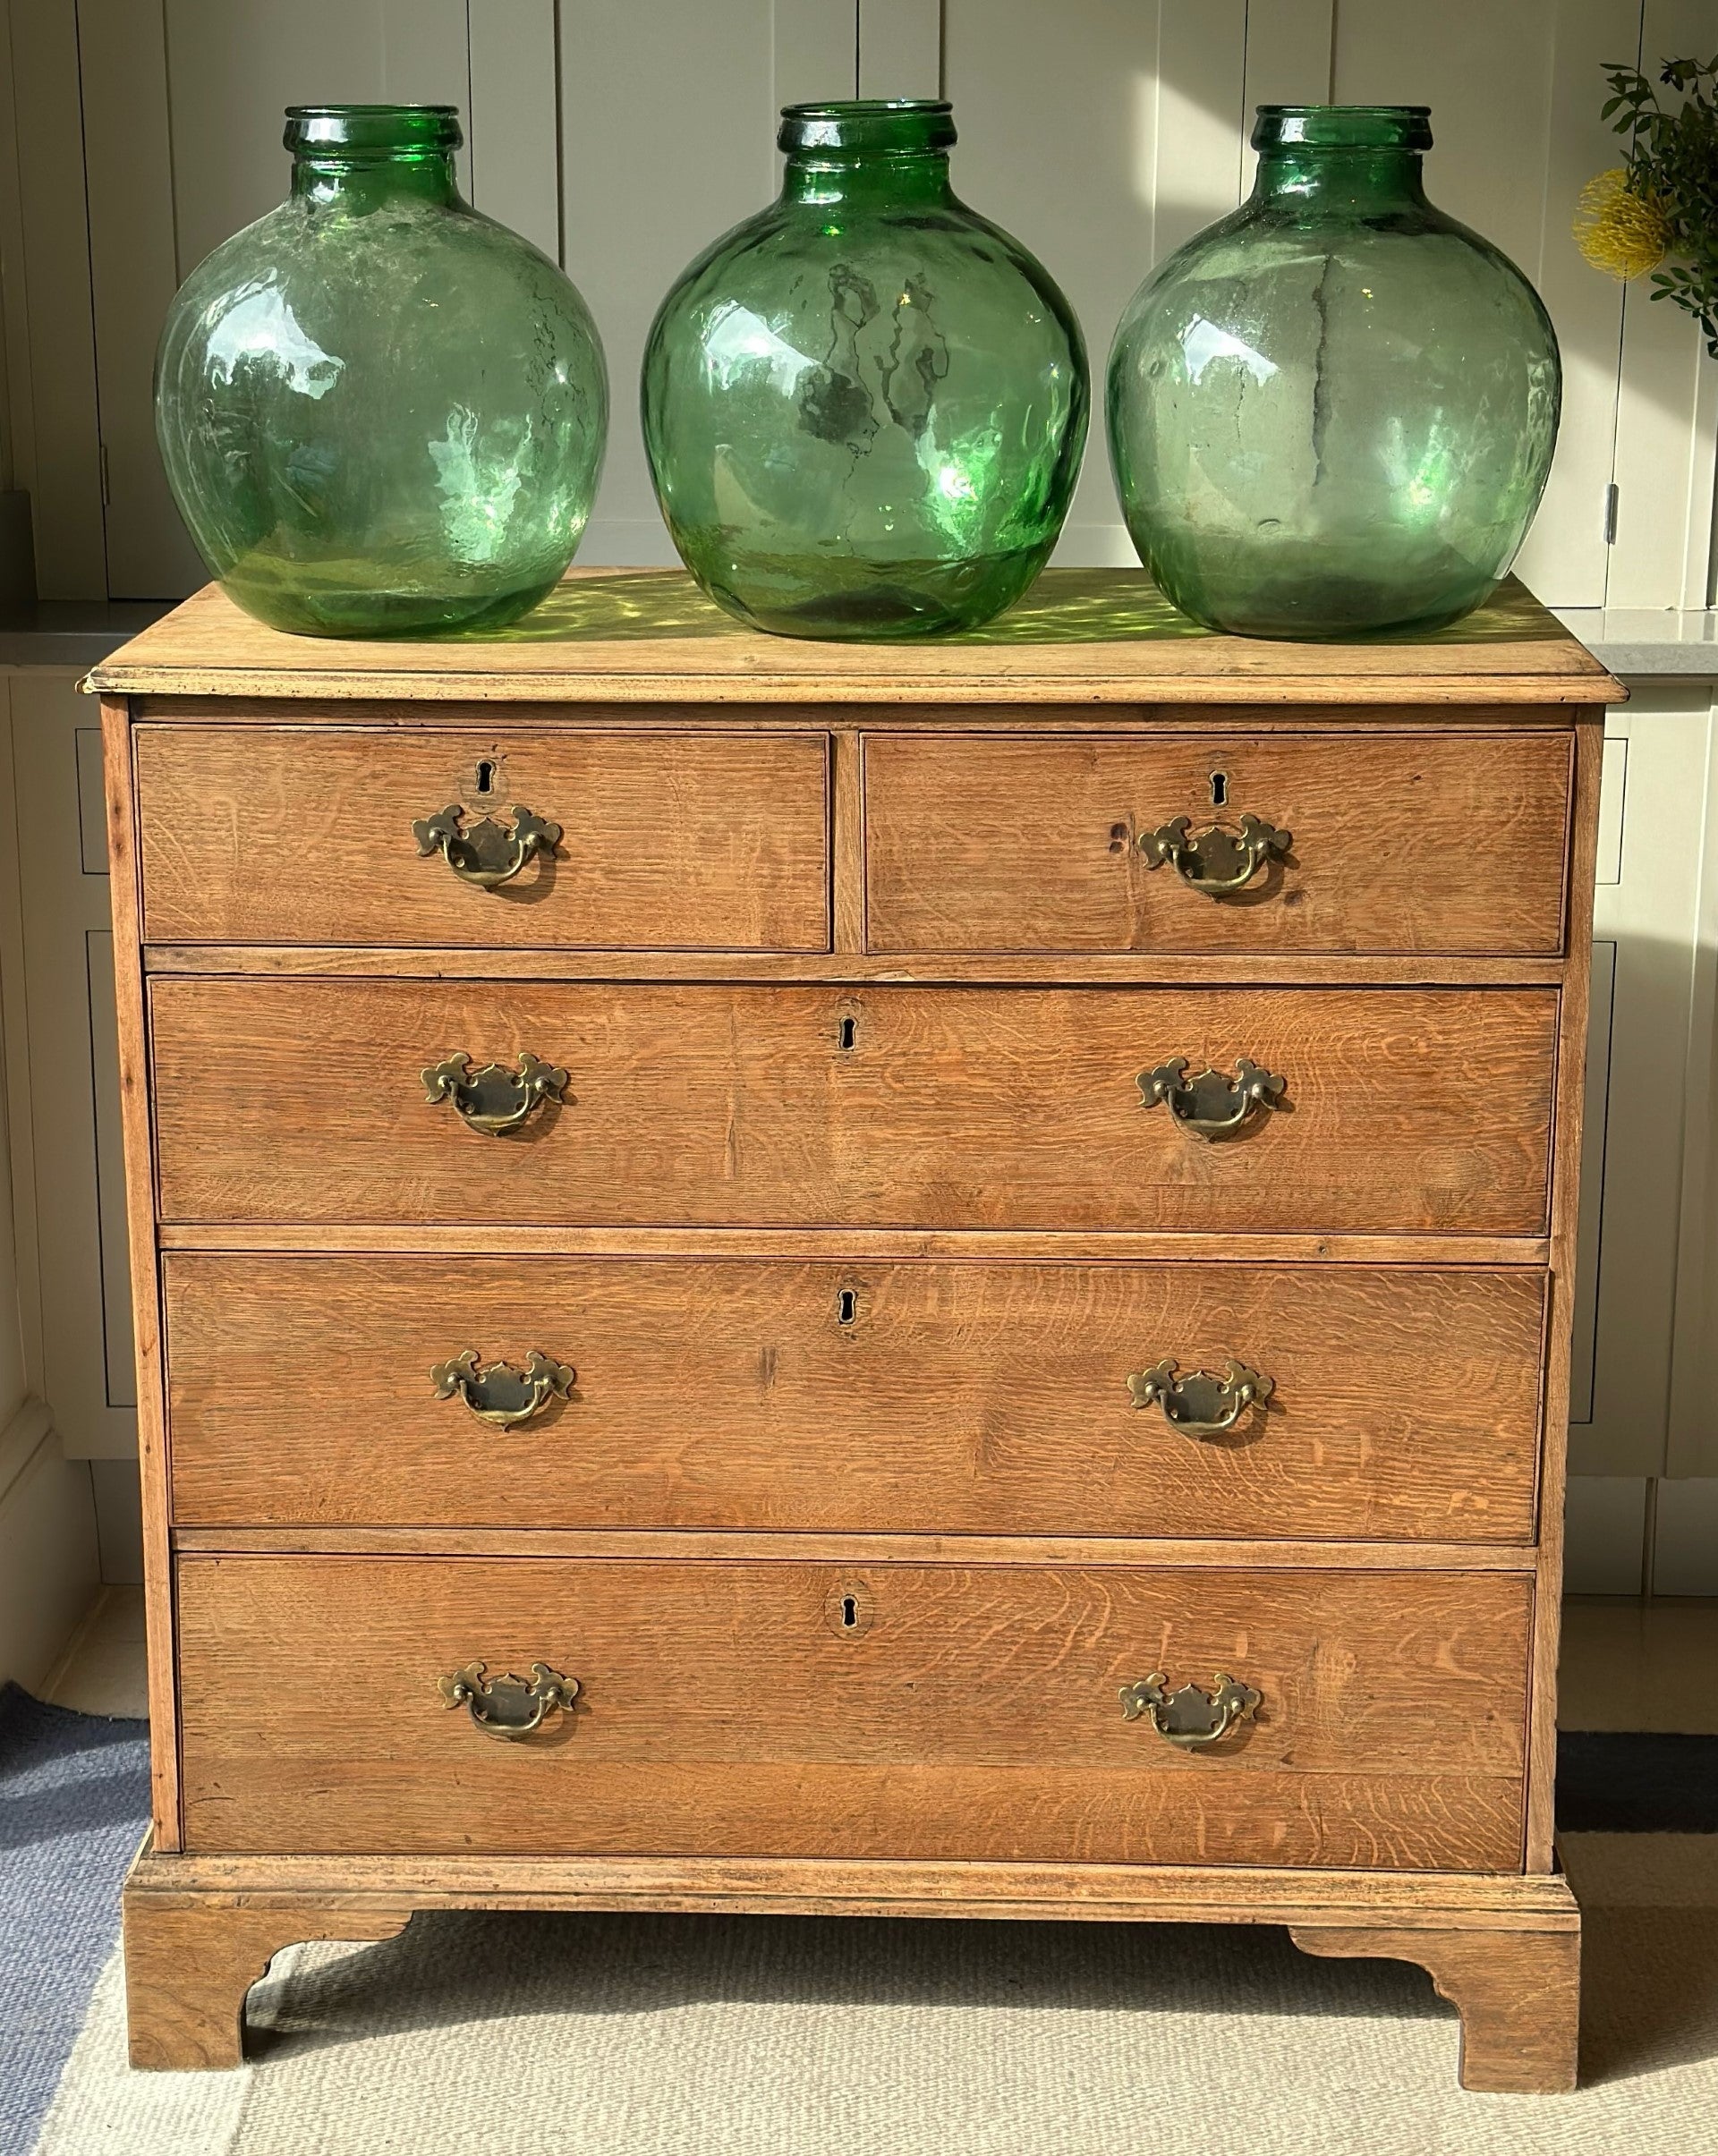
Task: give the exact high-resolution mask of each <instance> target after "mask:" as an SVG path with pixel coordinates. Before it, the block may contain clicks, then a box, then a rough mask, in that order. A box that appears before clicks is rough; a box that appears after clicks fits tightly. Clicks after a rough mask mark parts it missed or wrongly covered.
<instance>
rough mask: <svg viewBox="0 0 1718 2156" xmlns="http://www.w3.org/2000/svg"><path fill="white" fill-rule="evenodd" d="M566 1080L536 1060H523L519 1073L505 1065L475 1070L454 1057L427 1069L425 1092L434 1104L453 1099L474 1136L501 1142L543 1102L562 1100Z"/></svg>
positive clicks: (468, 1061) (463, 1059)
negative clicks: (501, 1137)
mask: <svg viewBox="0 0 1718 2156" xmlns="http://www.w3.org/2000/svg"><path fill="white" fill-rule="evenodd" d="M566 1075H567V1074H566V1072H565V1071H562V1070H557V1069H556V1067H555V1065H553V1064H552V1063H540V1062H539V1061H538V1059H537V1058H536V1057H535V1056H530V1055H526V1056H521V1057H520V1058H519V1067H518V1069H517V1070H516V1071H515V1070H510V1069H509V1068H508V1067H507V1065H506V1064H505V1063H486V1064H485V1065H483V1067H482V1068H481V1070H473V1069H472V1059H471V1057H469V1056H463V1055H455V1056H449V1057H447V1058H446V1059H445V1060H444V1061H443V1062H440V1063H433V1064H431V1065H429V1068H428V1069H427V1070H426V1071H425V1072H424V1074H423V1090H424V1091H425V1092H426V1093H427V1094H428V1095H429V1099H431V1100H451V1101H452V1102H453V1104H454V1112H455V1115H457V1116H459V1117H460V1119H461V1120H462V1121H463V1122H465V1123H469V1124H470V1125H471V1126H472V1129H473V1130H474V1131H481V1132H483V1133H484V1134H485V1135H486V1136H487V1137H490V1138H498V1137H499V1136H500V1135H501V1133H502V1132H503V1131H512V1130H517V1129H518V1127H519V1125H521V1124H522V1123H523V1121H524V1119H525V1117H526V1116H529V1115H530V1113H531V1111H532V1108H535V1107H536V1106H537V1105H538V1103H539V1102H540V1101H543V1100H558V1099H560V1097H561V1094H562V1091H564V1089H565V1087H566Z"/></svg>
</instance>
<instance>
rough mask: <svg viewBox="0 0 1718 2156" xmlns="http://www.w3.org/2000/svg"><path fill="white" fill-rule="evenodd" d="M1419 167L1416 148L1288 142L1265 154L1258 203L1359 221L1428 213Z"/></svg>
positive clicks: (1255, 192) (1255, 187)
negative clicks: (1406, 212)
mask: <svg viewBox="0 0 1718 2156" xmlns="http://www.w3.org/2000/svg"><path fill="white" fill-rule="evenodd" d="M1420 167H1421V153H1420V152H1419V150H1417V149H1401V148H1398V147H1394V146H1391V147H1389V148H1381V147H1375V146H1374V147H1366V148H1361V147H1356V148H1353V149H1346V148H1344V149H1333V148H1331V146H1329V145H1328V144H1320V143H1310V142H1295V143H1284V144H1282V145H1280V146H1279V147H1277V148H1274V149H1267V150H1264V151H1263V152H1262V153H1261V155H1260V157H1259V168H1258V174H1257V177H1256V178H1255V179H1254V183H1253V200H1254V203H1255V204H1258V203H1271V204H1273V205H1275V206H1277V207H1280V208H1284V209H1304V210H1310V211H1329V212H1335V213H1346V214H1348V215H1349V216H1391V214H1392V213H1396V212H1400V211H1403V210H1424V209H1426V208H1429V207H1430V205H1429V204H1428V203H1427V201H1426V199H1425V186H1424V184H1423V183H1422V179H1421V170H1420Z"/></svg>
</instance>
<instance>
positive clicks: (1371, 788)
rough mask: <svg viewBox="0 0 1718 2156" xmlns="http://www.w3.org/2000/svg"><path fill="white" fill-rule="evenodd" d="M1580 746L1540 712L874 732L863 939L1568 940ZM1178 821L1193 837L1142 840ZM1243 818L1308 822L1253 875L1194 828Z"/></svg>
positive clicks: (1057, 946) (1397, 943) (1052, 948)
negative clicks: (1504, 717)
mask: <svg viewBox="0 0 1718 2156" xmlns="http://www.w3.org/2000/svg"><path fill="white" fill-rule="evenodd" d="M1571 751H1572V737H1571V736H1570V735H1569V734H1567V733H1562V732H1528V731H1526V730H1521V729H1510V730H1509V731H1507V732H1505V731H1499V732H1496V733H1488V734H1476V733H1465V734H1464V733H1437V734H1433V733H1418V734H1415V733H1404V734H1382V733H1378V732H1376V731H1370V732H1367V733H1364V734H1363V733H1358V732H1351V733H1330V734H1303V733H1282V734H1264V735H1234V736H1231V735H1227V734H1217V733H1201V734H1150V735H1145V734H1131V735H1114V734H1082V735H1067V734H1064V735H1059V736H1056V735H1043V734H1040V735H1032V734H1001V735H998V734H988V735H985V734H944V735H924V734H918V735H914V734H872V735H871V736H870V737H869V738H868V739H867V741H866V744H865V856H866V879H867V880H866V907H867V947H868V948H869V949H871V950H872V951H1019V952H1028V951H1039V952H1060V951H1067V952H1087V951H1118V952H1121V951H1153V952H1187V953H1198V954H1208V953H1232V954H1235V955H1248V956H1254V955H1259V954H1261V953H1267V952H1289V953H1302V952H1306V953H1312V952H1358V953H1376V954H1379V955H1388V954H1390V953H1392V952H1404V953H1412V954H1415V955H1422V954H1427V953H1433V952H1442V953H1476V954H1477V953H1516V954H1519V955H1527V956H1545V955H1552V954H1554V953H1557V952H1559V951H1561V948H1562V946H1563V917H1564V909H1563V879H1564V867H1563V864H1564V858H1565V853H1566V848H1567V834H1568V817H1569V784H1570V776H1571ZM1180 817H1185V818H1186V819H1187V832H1186V836H1187V837H1188V838H1189V839H1190V840H1191V841H1193V842H1195V845H1194V846H1193V848H1192V849H1191V850H1190V849H1189V847H1188V846H1187V845H1182V846H1181V848H1180V849H1179V855H1178V858H1177V857H1175V856H1174V855H1169V850H1168V849H1167V848H1166V847H1163V846H1153V847H1151V848H1150V850H1149V851H1147V850H1142V844H1141V842H1142V841H1150V840H1152V837H1153V836H1154V835H1155V834H1157V833H1159V832H1161V831H1163V830H1164V829H1165V827H1167V826H1169V825H1170V824H1172V823H1173V822H1174V820H1175V819H1177V818H1180ZM1244 817H1252V818H1254V819H1256V820H1257V822H1258V823H1260V824H1262V825H1265V826H1269V827H1270V829H1271V832H1276V833H1286V834H1288V835H1289V840H1290V842H1291V843H1290V844H1289V847H1288V851H1287V853H1286V857H1285V856H1284V854H1283V852H1282V849H1281V847H1280V845H1274V846H1270V847H1269V848H1268V850H1264V851H1263V852H1262V853H1261V854H1260V857H1259V859H1258V862H1257V866H1256V867H1255V868H1254V870H1253V872H1252V873H1251V874H1250V875H1247V873H1246V871H1247V869H1248V866H1249V858H1248V857H1247V856H1246V855H1244V854H1242V853H1241V852H1240V850H1239V849H1238V848H1237V847H1235V846H1228V847H1225V846H1223V845H1221V844H1219V845H1215V846H1207V847H1206V848H1204V849H1203V850H1200V849H1198V848H1197V845H1196V842H1197V841H1198V840H1199V839H1201V838H1202V837H1203V835H1204V834H1205V833H1207V832H1208V831H1210V830H1211V829H1212V828H1213V826H1215V827H1216V828H1219V829H1220V830H1222V831H1225V832H1227V833H1228V834H1229V836H1230V837H1231V838H1235V837H1238V836H1239V835H1240V833H1241V830H1242V819H1243V818H1244ZM1171 836H1173V835H1171ZM1267 837H1268V834H1260V841H1261V845H1263V842H1264V840H1265V839H1266V838H1267ZM1166 855H1169V857H1166ZM1153 856H1155V862H1154V861H1153ZM1243 876H1246V881H1245V882H1244V883H1242V882H1239V880H1238V879H1240V878H1241V877H1243ZM1195 879H1197V880H1195ZM1225 879H1236V881H1237V887H1236V888H1234V889H1231V890H1229V891H1228V892H1226V893H1221V894H1220V895H1217V896H1212V895H1211V894H1210V893H1209V892H1208V891H1207V890H1206V889H1204V888H1203V887H1202V886H1203V885H1204V884H1207V883H1212V882H1221V881H1223V880H1225Z"/></svg>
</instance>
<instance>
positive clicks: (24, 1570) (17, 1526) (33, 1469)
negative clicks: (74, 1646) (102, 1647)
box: [0, 1399, 101, 1691]
mask: <svg viewBox="0 0 1718 2156" xmlns="http://www.w3.org/2000/svg"><path fill="white" fill-rule="evenodd" d="M100 1582H101V1557H100V1550H99V1547H98V1541H97V1538H96V1507H95V1498H94V1495H93V1492H92V1490H91V1488H90V1482H89V1465H88V1464H87V1463H86V1462H85V1461H82V1460H68V1459H67V1458H66V1457H65V1455H64V1450H63V1449H62V1447H61V1445H60V1439H59V1436H58V1434H57V1432H56V1431H55V1430H54V1428H53V1425H52V1422H51V1421H50V1419H49V1415H48V1411H47V1405H46V1404H45V1403H44V1402H42V1401H40V1400H36V1399H30V1400H26V1401H25V1402H24V1404H23V1405H22V1406H21V1408H20V1409H19V1410H18V1412H17V1413H16V1414H15V1415H13V1418H12V1421H11V1422H9V1423H8V1424H7V1425H6V1427H5V1428H4V1430H0V1682H4V1680H6V1679H8V1678H10V1679H11V1680H12V1681H13V1683H14V1684H19V1685H22V1686H23V1687H24V1689H25V1690H26V1691H34V1690H36V1689H37V1688H38V1687H39V1686H40V1685H41V1684H42V1682H43V1680H44V1679H45V1678H46V1677H47V1674H48V1672H49V1671H50V1670H51V1669H52V1668H53V1667H54V1665H55V1662H56V1661H57V1660H58V1659H59V1658H60V1655H61V1654H62V1652H63V1651H64V1648H65V1644H66V1642H67V1641H68V1640H69V1639H70V1638H71V1637H72V1633H73V1631H74V1630H75V1629H76V1627H77V1624H78V1620H79V1619H80V1618H81V1617H82V1616H83V1614H84V1611H85V1610H86V1609H88V1608H89V1601H90V1598H91V1597H92V1596H93V1595H94V1593H95V1592H96V1589H97V1588H98V1585H99V1584H100Z"/></svg>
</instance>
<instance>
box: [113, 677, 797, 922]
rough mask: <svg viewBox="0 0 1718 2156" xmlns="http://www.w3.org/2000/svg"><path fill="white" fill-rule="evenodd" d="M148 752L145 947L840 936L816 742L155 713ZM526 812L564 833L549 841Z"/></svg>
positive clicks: (144, 739) (143, 820)
mask: <svg viewBox="0 0 1718 2156" xmlns="http://www.w3.org/2000/svg"><path fill="white" fill-rule="evenodd" d="M136 743H137V787H138V823H139V829H140V859H141V864H142V882H143V934H144V938H145V939H146V940H147V941H150V942H157V943H167V942H193V943H276V944H400V945H412V944H418V945H426V944H427V945H453V946H472V945H478V946H482V945H494V946H532V945H535V946H568V945H571V946H607V947H612V948H619V949H634V950H648V949H668V948H673V947H682V948H712V949H760V950H784V951H821V950H825V949H827V948H828V946H829V835H828V811H827V802H828V794H829V784H828V744H827V737H826V736H825V735H823V734H766V733H748V734H698V733H686V734H666V733H634V734H629V733H623V732H618V731H617V732H613V733H591V732H583V731H580V730H576V729H571V728H560V729H556V728H552V727H547V726H521V725H516V724H514V723H512V721H511V719H509V721H508V722H507V723H506V725H505V726H504V728H503V729H502V730H500V731H498V732H496V733H487V732H484V733H480V732H476V731H472V732H469V733H468V732H465V731H464V730H462V729H458V728H451V727H449V728H443V727H428V728H424V729H421V730H414V729H409V728H406V727H389V728H387V729H382V728H373V729H370V730H369V731H365V730H363V729H353V728H346V727H339V728H336V727H318V726H172V725H160V726H140V727H139V728H138V729H137V732H136ZM521 808H523V809H524V810H528V811H530V812H531V814H532V816H533V817H535V818H536V819H539V820H540V822H541V823H542V824H543V825H545V826H548V825H555V826H558V827H559V830H560V836H559V839H558V841H557V843H556V844H555V845H554V849H553V852H552V853H549V852H545V851H544V850H543V848H544V846H546V845H547V844H548V837H549V835H548V834H547V833H546V834H545V836H544V838H543V840H542V841H541V842H540V844H537V845H532V843H531V833H530V831H529V830H528V829H526V830H524V832H523V836H522V834H521V829H520V828H518V827H516V826H515V810H516V809H521ZM449 810H455V811H459V813H458V814H457V815H456V816H455V817H454V818H453V819H451V820H449V819H447V815H446V813H445V812H446V811H449ZM437 819H441V820H440V821H439V822H438V820H437ZM486 824H487V826H488V828H487V829H485V828H482V827H484V826H485V825H486ZM419 827H422V828H419ZM515 865H516V870H517V872H516V873H514V874H512V875H510V876H508V879H507V880H506V881H504V882H499V883H492V882H489V881H487V880H485V879H488V878H489V877H491V876H492V875H494V874H497V873H500V874H506V872H507V871H508V870H511V869H514V868H515Z"/></svg>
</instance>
